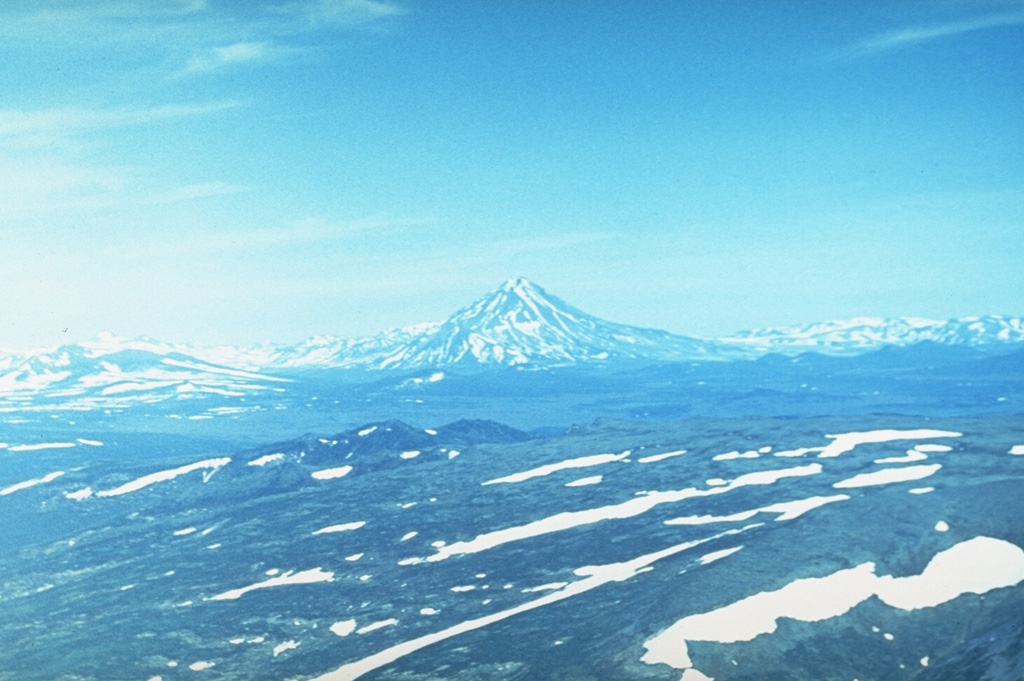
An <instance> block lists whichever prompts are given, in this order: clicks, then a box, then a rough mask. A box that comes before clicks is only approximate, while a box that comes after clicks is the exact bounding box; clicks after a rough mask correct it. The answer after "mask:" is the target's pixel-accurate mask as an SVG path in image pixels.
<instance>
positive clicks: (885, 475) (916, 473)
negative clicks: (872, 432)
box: [832, 463, 942, 489]
mask: <svg viewBox="0 0 1024 681" xmlns="http://www.w3.org/2000/svg"><path fill="white" fill-rule="evenodd" d="M940 468H942V464H940V463H933V464H929V465H925V466H907V467H905V468H883V469H882V470H880V471H874V472H872V473H861V474H859V475H855V476H853V477H852V478H847V479H846V480H840V481H839V482H837V483H836V484H834V485H832V486H833V487H835V488H836V489H849V488H851V487H869V486H872V485H888V484H891V483H895V482H906V481H908V480H920V479H922V478H927V477H928V476H930V475H934V474H935V472H936V471H938V470H939V469H940Z"/></svg>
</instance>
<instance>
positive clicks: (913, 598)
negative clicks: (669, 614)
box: [641, 537, 1024, 669]
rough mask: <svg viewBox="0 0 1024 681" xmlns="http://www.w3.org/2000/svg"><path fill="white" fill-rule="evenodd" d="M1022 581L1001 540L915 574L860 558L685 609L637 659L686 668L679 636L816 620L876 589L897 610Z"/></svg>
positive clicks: (727, 635) (742, 632)
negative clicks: (710, 605) (700, 608)
mask: <svg viewBox="0 0 1024 681" xmlns="http://www.w3.org/2000/svg"><path fill="white" fill-rule="evenodd" d="M1022 581H1024V550H1022V549H1021V548H1020V547H1018V546H1015V545H1014V544H1011V543H1009V542H1007V541H1003V540H1001V539H993V538H991V537H975V538H974V539H969V540H967V541H963V542H960V543H959V544H956V545H954V546H952V547H951V548H948V549H946V550H945V551H940V552H939V553H937V554H935V556H933V557H932V559H931V560H930V561H929V562H928V565H926V566H925V568H924V570H923V571H922V572H921V574H919V575H910V576H908V577H893V576H891V575H881V576H879V575H876V574H875V564H874V563H870V562H869V563H862V564H861V565H858V566H856V567H853V568H849V569H846V570H839V571H838V572H833V573H832V574H830V575H826V576H824V577H810V578H806V579H797V580H794V581H792V582H790V583H789V584H787V585H786V586H784V587H782V588H781V589H779V590H777V591H765V592H761V593H758V594H754V595H753V596H748V597H747V598H744V599H741V600H739V601H736V602H734V603H731V604H729V605H726V606H723V607H721V608H718V609H716V610H712V611H710V612H706V613H700V614H697V615H690V616H688V617H684V618H683V619H681V620H679V621H677V622H676V623H675V624H673V625H672V626H670V627H669V628H668V629H666V630H665V631H663V632H661V633H660V634H658V635H657V636H655V637H654V638H651V639H649V640H648V641H646V642H645V643H644V648H646V649H647V652H646V653H644V655H643V657H642V658H641V660H642V661H643V662H646V663H648V664H658V663H663V664H667V665H669V666H670V667H674V668H676V669H686V668H691V667H693V663H692V661H691V660H690V656H689V652H688V650H687V647H686V643H687V641H716V642H719V643H735V642H737V641H751V640H753V639H754V638H756V637H758V636H760V635H761V634H770V633H772V632H774V631H775V630H776V628H777V626H778V620H779V619H781V618H789V619H794V620H799V621H802V622H818V621H821V620H825V619H830V618H832V617H838V616H840V615H843V614H845V613H846V612H848V611H849V610H851V609H852V608H853V607H855V606H856V605H858V604H860V603H862V602H864V601H866V600H867V599H869V598H871V597H872V596H877V597H878V598H879V599H880V600H881V601H882V602H883V603H885V604H886V605H889V606H892V607H894V608H898V609H900V610H908V611H909V610H918V609H921V608H932V607H935V606H937V605H941V604H942V603H946V602H948V601H951V600H953V599H955V598H957V597H959V596H961V595H963V594H966V593H974V594H984V593H987V592H989V591H991V590H993V589H999V588H1002V587H1007V586H1014V585H1016V584H1019V583H1020V582H1022Z"/></svg>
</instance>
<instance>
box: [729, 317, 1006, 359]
mask: <svg viewBox="0 0 1024 681" xmlns="http://www.w3.org/2000/svg"><path fill="white" fill-rule="evenodd" d="M924 341H931V342H933V343H941V344H943V345H962V346H970V347H974V346H979V345H992V344H1000V343H1022V342H1024V320H1022V319H1021V318H1019V317H1006V316H1003V315H986V316H983V317H963V318H960V319H949V320H946V321H939V320H935V319H921V318H917V317H904V318H897V319H884V318H880V317H857V318H854V319H848V320H844V321H832V322H820V323H816V324H806V325H803V326H789V327H772V328H766V329H755V330H752V331H743V332H740V333H737V334H734V335H733V336H729V337H726V338H719V339H717V341H716V342H719V343H723V344H726V345H732V346H735V347H749V348H752V349H757V350H758V351H760V352H788V353H793V352H808V351H814V352H825V353H831V354H856V353H859V352H864V351H867V350H872V349H876V348H881V347H884V346H887V345H898V346H902V345H912V344H914V343H921V342H924Z"/></svg>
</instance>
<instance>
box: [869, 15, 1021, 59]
mask: <svg viewBox="0 0 1024 681" xmlns="http://www.w3.org/2000/svg"><path fill="white" fill-rule="evenodd" d="M1022 24H1024V10H1017V11H1014V12H1002V13H998V14H987V15H984V16H980V17H974V18H972V19H963V20H960V21H951V22H947V23H943V24H931V25H927V26H912V27H909V28H903V29H899V30H896V31H887V32H885V33H880V34H878V35H876V36H873V37H871V38H868V39H867V40H864V41H861V42H860V43H858V44H857V45H856V46H855V49H854V52H856V53H859V54H875V53H879V52H886V51H888V50H894V49H899V48H902V47H907V46H910V45H915V44H919V43H924V42H928V41H931V40H938V39H941V38H949V37H952V36H957V35H963V34H965V33H974V32H976V31H983V30H987V29H993V28H1002V27H1006V26H1019V25H1022Z"/></svg>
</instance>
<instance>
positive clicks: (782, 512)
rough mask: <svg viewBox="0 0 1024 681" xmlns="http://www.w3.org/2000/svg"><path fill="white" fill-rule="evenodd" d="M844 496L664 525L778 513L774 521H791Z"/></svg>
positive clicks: (730, 520) (688, 518)
mask: <svg viewBox="0 0 1024 681" xmlns="http://www.w3.org/2000/svg"><path fill="white" fill-rule="evenodd" d="M849 498H850V497H848V496H847V495H845V494H835V495H833V496H830V497H809V498H807V499H797V500H795V501H783V502H780V503H778V504H771V505H770V506H762V507H761V508H755V509H751V510H749V511H740V512H739V513H733V514H732V515H691V516H683V517H681V518H672V519H671V520H666V521H665V524H666V525H707V524H709V523H735V522H739V521H741V520H750V519H751V518H753V517H754V516H755V515H757V514H758V513H778V514H779V517H778V518H776V519H775V520H776V521H783V520H792V519H793V518H799V517H800V516H802V515H803V514H804V513H807V512H808V511H812V510H814V509H816V508H818V507H820V506H824V505H825V504H831V503H832V502H834V501H846V500H847V499H849Z"/></svg>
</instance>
